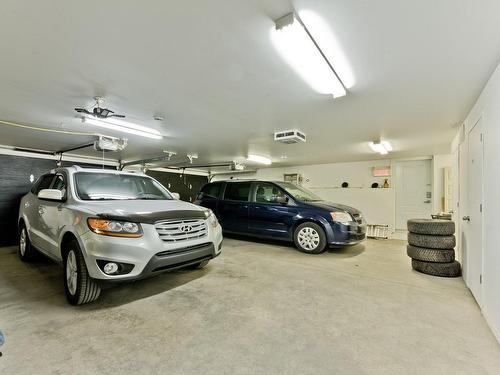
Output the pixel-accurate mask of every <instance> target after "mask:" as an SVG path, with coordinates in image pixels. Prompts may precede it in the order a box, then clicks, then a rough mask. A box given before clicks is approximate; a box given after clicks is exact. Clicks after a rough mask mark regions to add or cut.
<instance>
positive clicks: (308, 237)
mask: <svg viewBox="0 0 500 375" xmlns="http://www.w3.org/2000/svg"><path fill="white" fill-rule="evenodd" d="M293 241H294V242H295V246H296V247H297V249H299V251H302V252H304V253H308V254H320V253H322V252H323V251H325V247H326V235H325V231H324V230H323V228H321V227H320V226H319V225H318V224H315V223H311V222H306V223H302V224H300V225H299V226H298V227H297V228H296V229H295V232H294V235H293Z"/></svg>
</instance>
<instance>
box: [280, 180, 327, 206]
mask: <svg viewBox="0 0 500 375" xmlns="http://www.w3.org/2000/svg"><path fill="white" fill-rule="evenodd" d="M276 184H277V185H278V186H280V187H281V188H282V189H284V190H286V192H287V193H288V194H290V195H291V196H292V197H293V198H294V199H296V200H298V201H301V202H318V201H322V200H323V199H321V198H320V197H318V196H317V195H316V194H314V193H313V192H311V191H309V190H307V189H304V188H303V187H300V186H297V185H295V184H292V183H291V182H276Z"/></svg>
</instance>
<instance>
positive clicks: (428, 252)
mask: <svg viewBox="0 0 500 375" xmlns="http://www.w3.org/2000/svg"><path fill="white" fill-rule="evenodd" d="M406 253H407V254H408V256H409V257H410V258H412V259H416V260H422V261H424V262H435V263H450V262H453V261H454V260H455V250H453V249H426V248H425V247H416V246H411V245H408V246H407V247H406Z"/></svg>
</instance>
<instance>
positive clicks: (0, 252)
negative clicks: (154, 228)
mask: <svg viewBox="0 0 500 375" xmlns="http://www.w3.org/2000/svg"><path fill="white" fill-rule="evenodd" d="M15 251H16V249H15V248H2V249H0V329H2V330H3V331H4V333H5V334H6V340H7V341H6V344H5V346H3V347H2V348H1V350H2V351H3V357H0V374H2V375H10V374H16V375H21V374H49V373H50V374H70V373H71V374H84V373H88V374H90V373H92V374H97V373H99V374H108V373H109V374H116V373H136V374H142V373H144V374H166V373H168V374H398V375H400V374H447V375H448V374H467V375H471V374H499V373H500V346H499V345H498V343H497V342H496V341H495V339H494V338H493V336H492V334H491V332H490V331H489V329H488V327H487V326H486V323H485V321H484V320H483V318H482V316H481V313H480V311H479V309H478V307H477V305H476V304H475V302H474V300H473V298H472V297H471V295H470V293H469V291H468V290H467V289H466V287H465V286H464V283H463V281H462V279H460V278H458V279H442V278H435V277H431V276H426V275H422V274H418V273H415V272H413V271H412V270H411V268H410V265H409V263H410V262H409V259H408V258H407V257H406V255H405V247H404V243H403V242H402V241H396V240H389V241H366V242H365V243H364V245H359V246H356V247H351V248H347V249H343V250H336V251H331V252H328V253H325V254H322V255H318V256H311V255H304V254H301V253H299V252H297V251H296V250H294V249H293V248H292V247H289V246H286V245H282V244H278V245H277V244H274V243H265V242H247V241H244V240H242V239H234V238H233V239H226V240H225V245H224V252H223V254H222V256H220V257H219V258H217V259H216V260H214V261H213V262H211V263H210V265H209V266H208V267H207V268H206V269H204V270H199V271H177V272H172V273H168V274H164V275H161V276H159V277H156V278H154V279H149V280H144V281H140V282H135V283H132V284H128V285H123V286H120V287H116V288H114V289H108V290H106V291H104V292H103V294H102V296H101V299H100V300H99V301H97V302H96V303H94V304H91V305H87V306H84V307H72V306H69V305H67V304H66V301H65V299H64V295H63V287H62V282H61V278H62V271H61V270H60V269H59V268H58V266H56V265H53V264H51V263H49V262H40V263H37V264H33V265H26V264H22V263H21V262H20V261H19V260H18V258H17V255H16V254H15Z"/></svg>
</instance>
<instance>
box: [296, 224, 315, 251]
mask: <svg viewBox="0 0 500 375" xmlns="http://www.w3.org/2000/svg"><path fill="white" fill-rule="evenodd" d="M297 237H298V241H299V245H300V246H301V247H302V248H303V249H306V250H314V249H316V248H317V247H318V246H319V242H320V238H319V233H318V232H317V231H316V230H315V229H313V228H310V227H304V228H302V229H301V230H300V231H299V233H298V236H297Z"/></svg>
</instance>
